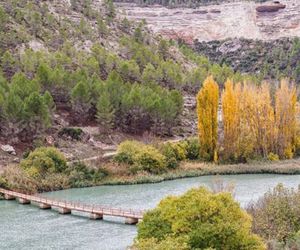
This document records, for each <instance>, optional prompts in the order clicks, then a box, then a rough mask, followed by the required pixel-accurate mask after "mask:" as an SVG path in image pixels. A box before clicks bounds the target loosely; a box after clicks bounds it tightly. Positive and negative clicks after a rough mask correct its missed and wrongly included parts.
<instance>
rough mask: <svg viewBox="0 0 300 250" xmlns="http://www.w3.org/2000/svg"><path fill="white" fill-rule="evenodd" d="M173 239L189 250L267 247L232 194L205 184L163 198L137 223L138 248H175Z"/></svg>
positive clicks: (256, 249) (229, 249)
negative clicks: (218, 190) (206, 187)
mask: <svg viewBox="0 0 300 250" xmlns="http://www.w3.org/2000/svg"><path fill="white" fill-rule="evenodd" d="M171 242H174V244H175V245H179V246H181V247H180V248H179V249H186V250H188V249H216V250H232V249H249V250H264V249H266V247H265V245H264V243H263V241H262V239H260V238H259V237H258V236H257V235H255V234H253V233H252V232H251V217H250V216H249V215H248V214H247V213H246V212H245V211H244V210H242V209H241V208H240V205H239V204H238V203H237V202H235V201H234V199H233V198H232V196H231V194H229V193H217V194H215V193H212V192H210V191H208V190H207V189H205V188H203V187H201V188H194V189H191V190H189V191H188V192H187V193H185V194H184V195H182V196H178V197H176V196H169V197H167V198H165V199H163V200H162V201H161V202H160V203H159V205H158V206H157V208H155V209H153V210H151V211H148V212H147V213H146V214H145V215H144V217H143V221H142V222H140V223H139V224H138V236H137V239H136V243H135V247H136V249H143V250H146V249H149V250H150V249H175V248H173V247H172V243H171ZM165 246H168V247H167V248H164V247H165Z"/></svg>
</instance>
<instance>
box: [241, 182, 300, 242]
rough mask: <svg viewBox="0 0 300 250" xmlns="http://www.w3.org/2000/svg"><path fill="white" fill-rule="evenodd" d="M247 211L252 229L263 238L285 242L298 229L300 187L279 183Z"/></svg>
mask: <svg viewBox="0 0 300 250" xmlns="http://www.w3.org/2000/svg"><path fill="white" fill-rule="evenodd" d="M247 211H248V212H249V213H250V214H251V215H252V217H253V231H254V232H255V233H257V234H259V235H260V236H261V237H263V238H264V239H265V240H267V241H268V240H276V241H279V242H287V241H288V240H289V239H291V238H293V237H294V236H295V235H296V234H297V233H298V232H299V231H300V223H299V221H300V189H299V188H298V189H297V190H294V189H288V188H285V187H284V186H283V185H282V184H279V185H278V186H277V187H275V188H274V189H273V190H270V191H268V192H267V193H266V194H265V195H264V196H263V197H262V198H260V199H259V200H258V201H257V202H254V203H252V204H250V205H249V206H248V208H247Z"/></svg>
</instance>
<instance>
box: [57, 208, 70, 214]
mask: <svg viewBox="0 0 300 250" xmlns="http://www.w3.org/2000/svg"><path fill="white" fill-rule="evenodd" d="M58 212H59V213H60V214H70V213H71V209H68V208H65V207H60V208H58Z"/></svg>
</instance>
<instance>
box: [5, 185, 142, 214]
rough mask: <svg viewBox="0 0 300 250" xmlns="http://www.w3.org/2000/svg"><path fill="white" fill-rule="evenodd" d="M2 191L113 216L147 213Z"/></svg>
mask: <svg viewBox="0 0 300 250" xmlns="http://www.w3.org/2000/svg"><path fill="white" fill-rule="evenodd" d="M0 193H2V194H6V195H10V196H12V197H15V198H21V199H25V200H29V201H32V202H37V203H43V204H47V205H50V206H54V207H60V208H66V209H72V210H76V211H82V212H90V213H98V214H103V215H113V216H121V217H131V218H137V219H141V218H142V217H143V214H144V213H145V210H133V209H122V208H113V207H108V206H102V205H88V204H84V203H80V202H75V201H65V200H64V201H63V200H57V199H50V198H47V197H43V196H40V195H27V194H22V193H18V192H15V191H10V190H6V189H3V188H0Z"/></svg>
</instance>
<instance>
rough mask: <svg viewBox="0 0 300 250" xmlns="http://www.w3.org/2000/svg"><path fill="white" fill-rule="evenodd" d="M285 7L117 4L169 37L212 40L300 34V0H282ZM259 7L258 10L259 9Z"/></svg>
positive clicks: (233, 4) (133, 18) (188, 41)
mask: <svg viewBox="0 0 300 250" xmlns="http://www.w3.org/2000/svg"><path fill="white" fill-rule="evenodd" d="M280 4H282V5H283V6H285V8H277V9H276V11H274V12H260V11H258V10H259V9H260V8H258V7H260V6H268V5H274V3H273V2H269V3H268V2H267V3H263V4H258V3H255V2H254V1H253V2H251V1H250V2H249V1H247V2H235V1H234V2H231V3H223V4H219V5H210V6H203V7H199V8H195V9H191V8H174V9H168V8H165V7H162V6H158V5H154V6H151V7H139V6H138V5H135V4H128V3H125V4H118V6H119V7H120V8H121V9H122V10H123V15H125V16H126V17H127V18H128V19H130V20H143V19H145V20H146V22H147V23H148V26H149V27H150V28H151V29H152V30H153V31H154V32H156V33H158V34H161V35H163V36H165V37H167V38H172V39H178V38H181V39H183V40H185V41H186V42H187V43H190V44H191V43H193V40H195V39H198V40H199V41H212V40H223V39H227V38H241V37H243V38H246V39H259V40H270V39H278V38H281V37H293V36H300V1H298V0H283V1H281V2H280ZM257 8H258V10H257Z"/></svg>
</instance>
